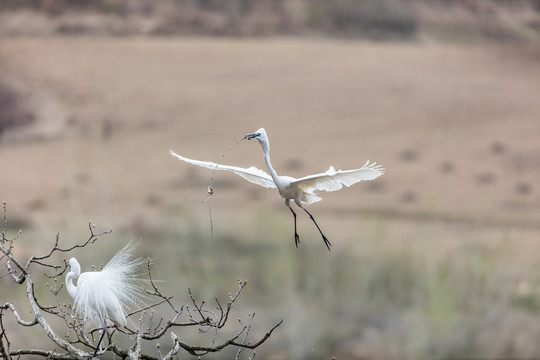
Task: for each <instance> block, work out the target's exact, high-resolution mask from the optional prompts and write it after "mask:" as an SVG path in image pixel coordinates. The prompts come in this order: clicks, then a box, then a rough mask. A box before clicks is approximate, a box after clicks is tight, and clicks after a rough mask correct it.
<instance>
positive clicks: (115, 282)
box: [66, 242, 146, 357]
mask: <svg viewBox="0 0 540 360" xmlns="http://www.w3.org/2000/svg"><path fill="white" fill-rule="evenodd" d="M136 247H137V243H134V242H130V243H129V244H127V245H126V246H125V247H124V248H123V249H122V250H120V251H119V252H117V253H116V255H114V256H113V258H112V259H111V260H110V261H109V262H108V263H107V265H105V267H104V268H103V270H101V271H90V272H84V273H82V274H81V266H80V265H79V262H78V261H77V259H75V258H71V259H69V265H68V266H69V272H68V273H67V274H66V288H67V291H68V293H69V295H70V296H71V297H72V298H73V300H74V308H75V312H76V314H77V316H78V317H79V318H81V319H82V320H83V321H84V322H85V323H86V322H90V321H95V322H97V323H98V324H99V326H101V327H102V328H103V330H102V334H101V337H100V339H99V342H98V344H97V346H96V349H95V351H94V355H93V357H95V356H96V353H97V351H98V349H99V346H100V344H101V341H102V340H103V336H104V335H105V332H106V331H107V321H108V320H110V321H111V322H112V323H114V324H115V325H116V326H118V327H120V326H126V324H127V322H126V310H127V309H128V308H129V307H131V306H134V305H135V306H137V305H138V306H141V305H142V304H144V299H145V298H146V295H145V292H144V288H143V285H142V282H143V281H142V280H141V278H140V276H139V274H140V272H141V269H142V266H143V265H144V264H145V262H146V260H144V259H141V258H138V259H132V256H133V252H134V250H135V248H136ZM77 278H78V279H77ZM74 279H77V285H74V284H73V280H74Z"/></svg>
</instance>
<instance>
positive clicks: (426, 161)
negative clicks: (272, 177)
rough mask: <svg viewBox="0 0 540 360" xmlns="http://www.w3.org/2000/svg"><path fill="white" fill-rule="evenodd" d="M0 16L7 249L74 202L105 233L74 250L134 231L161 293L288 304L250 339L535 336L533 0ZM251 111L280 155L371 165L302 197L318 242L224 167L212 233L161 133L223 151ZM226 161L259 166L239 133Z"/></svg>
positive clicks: (0, 190)
mask: <svg viewBox="0 0 540 360" xmlns="http://www.w3.org/2000/svg"><path fill="white" fill-rule="evenodd" d="M0 34H1V37H0V164H1V170H0V171H1V176H0V200H2V201H6V202H7V203H8V225H9V230H10V232H11V233H12V234H14V233H15V232H16V231H17V230H19V229H22V230H23V234H22V235H21V239H20V240H19V242H18V246H17V249H16V251H17V253H18V254H20V255H21V256H23V257H24V256H28V255H29V254H35V252H39V253H41V252H43V251H45V250H46V249H48V248H49V246H50V244H51V243H52V242H53V241H54V237H55V235H56V233H58V232H59V233H60V238H61V242H62V243H64V244H66V245H67V244H71V243H73V242H75V241H82V240H84V239H86V238H87V237H88V228H87V225H88V221H90V220H92V221H93V222H94V223H95V224H96V226H97V228H98V229H99V230H108V229H112V230H113V233H112V234H111V235H109V236H108V237H105V238H103V239H101V240H100V241H99V242H98V243H97V244H96V245H94V246H93V247H91V248H89V250H88V251H80V252H79V253H77V252H75V253H74V254H73V255H74V256H76V257H77V258H79V260H80V262H81V264H83V268H85V264H86V269H89V266H90V264H96V265H99V264H100V263H105V262H106V261H107V260H108V259H109V258H110V256H112V254H113V253H114V252H115V251H116V250H118V249H120V248H121V247H122V246H123V245H124V244H125V243H126V242H127V241H129V240H131V239H141V240H142V244H143V246H142V249H141V252H140V253H141V255H144V256H152V257H157V259H156V261H155V266H154V271H155V277H156V278H159V279H163V280H165V281H166V282H165V283H164V284H163V287H164V289H166V290H167V292H168V293H170V294H172V295H175V300H176V301H177V302H178V303H179V304H182V303H187V302H188V297H187V288H188V287H189V288H191V289H193V290H194V292H196V293H197V294H199V295H200V296H202V297H206V298H208V300H210V299H212V298H213V297H214V296H218V297H222V296H224V295H225V294H227V292H229V291H233V290H234V289H235V285H236V278H238V277H239V278H242V279H247V280H248V284H249V285H248V287H247V288H246V289H245V292H244V294H243V298H242V300H241V301H242V310H244V309H245V310H246V312H247V311H256V313H257V317H256V320H255V326H256V327H255V328H254V330H253V332H254V333H253V334H254V335H256V336H262V335H263V334H264V332H265V331H266V330H267V329H268V328H270V327H271V326H272V325H273V324H275V323H276V322H277V321H279V320H280V319H282V318H284V319H285V321H284V323H283V325H282V326H281V327H280V328H278V329H277V330H276V332H275V333H274V334H273V335H272V337H271V338H270V339H269V340H268V342H267V343H265V344H264V345H263V346H262V347H261V348H260V349H258V351H257V353H258V355H257V358H261V359H331V358H332V357H336V359H472V358H474V359H480V358H481V359H501V358H504V359H514V358H515V359H517V358H520V359H522V358H539V357H540V345H539V343H538V341H537V340H538V338H539V336H540V322H539V320H540V288H539V286H540V261H539V260H540V258H539V255H538V254H539V251H540V244H539V240H540V238H539V235H540V222H539V220H540V185H539V184H540V101H539V94H540V62H539V59H540V50H539V48H538V46H539V34H540V6H539V5H538V2H537V1H533V0H531V1H525V0H523V1H518V0H516V1H502V0H499V1H497V0H478V1H464V0H463V1H457V0H456V1H427V0H426V1H421V0H410V1H406V0H401V1H400V0H385V1H355V0H343V1H341V0H340V1H334V2H329V1H302V0H295V1H278V0H274V1H265V0H258V1H240V0H238V1H230V2H223V1H212V0H207V1H202V0H200V1H160V2H152V1H133V2H128V1H84V2H83V1H61V0H48V1H43V0H42V1H37V0H34V1H32V0H28V1H10V0H4V1H0ZM260 127H265V128H266V130H267V132H268V135H269V138H270V143H271V154H272V160H273V163H274V166H275V167H276V169H277V171H278V173H280V174H287V175H291V176H295V177H301V176H303V175H306V174H312V173H317V172H322V171H325V170H326V169H328V167H329V166H330V165H333V166H335V167H336V168H341V169H349V168H356V167H360V166H362V165H363V164H364V163H365V161H367V160H368V159H369V160H372V161H377V163H379V164H382V165H383V166H384V167H386V169H387V173H386V174H385V175H383V176H382V177H381V178H379V179H377V180H375V181H372V182H366V183H360V184H357V185H355V186H353V187H351V188H346V189H343V190H341V191H339V192H335V193H321V195H322V196H323V198H324V200H323V201H322V202H320V203H316V204H314V205H312V206H310V208H309V210H310V211H311V212H312V213H313V214H314V216H315V217H316V219H317V221H318V223H319V224H320V225H321V227H322V229H323V230H324V231H325V233H326V234H327V236H328V237H329V239H330V241H331V242H332V244H333V248H332V252H330V253H329V252H328V251H327V250H326V248H325V247H324V245H323V242H322V240H321V238H320V236H319V233H318V232H317V229H316V228H315V227H314V226H313V224H312V223H311V221H310V220H309V218H308V217H307V216H304V215H305V214H299V222H298V226H299V233H300V236H301V245H300V248H299V249H295V248H294V239H293V220H292V217H291V214H290V212H289V210H287V209H286V208H285V207H284V206H283V203H282V201H281V199H279V198H278V196H277V194H276V193H275V190H269V189H263V188H259V187H257V186H255V185H253V184H250V183H247V182H245V181H244V180H243V179H241V178H238V177H236V176H235V175H233V174H228V173H217V174H216V177H215V180H214V186H213V188H214V196H213V198H212V203H211V204H212V220H213V226H214V237H213V239H212V238H211V237H210V220H209V215H208V203H199V202H197V200H201V199H204V198H206V195H207V194H206V189H207V186H208V184H209V181H210V176H211V171H209V170H205V169H200V168H195V167H193V166H190V165H188V164H185V163H182V162H179V161H178V160H175V159H173V158H172V157H171V156H169V154H168V150H169V149H172V150H174V151H175V152H177V153H179V154H181V155H184V156H186V157H189V158H194V159H200V160H207V161H214V162H217V161H218V160H219V158H220V156H221V155H222V154H223V152H224V151H225V150H227V148H228V147H229V146H230V145H231V144H232V143H233V142H234V141H236V140H237V139H239V138H240V137H242V136H243V135H245V134H246V133H248V132H252V131H254V130H256V129H258V128H260ZM223 163H225V164H229V165H237V166H243V167H248V166H251V165H254V166H257V167H259V168H262V169H265V165H264V161H263V158H262V152H261V150H260V147H259V146H258V144H256V143H253V142H248V141H242V142H240V143H239V144H238V145H236V146H235V147H234V148H233V149H232V150H231V151H230V152H229V153H228V154H227V156H226V157H225V158H224V160H223ZM186 200H187V201H186ZM192 200H194V202H190V201H192ZM61 261H62V259H61V258H58V262H59V263H61ZM44 282H45V281H44ZM41 291H43V294H44V295H43V296H44V299H47V296H48V295H47V291H46V286H45V284H43V289H41ZM8 294H9V296H8ZM22 295H23V294H22V293H21V294H18V293H17V292H13V290H11V284H9V283H8V281H7V278H4V279H2V281H1V282H0V300H1V301H2V303H3V302H5V301H7V300H10V301H14V302H15V303H17V300H13V299H16V298H17V296H22ZM64 295H65V301H66V302H67V301H69V298H68V296H67V294H64ZM242 315H245V314H238V316H242ZM24 330H25V329H21V328H16V327H15V326H13V328H12V329H11V331H12V333H13V334H14V335H12V338H11V340H12V343H13V344H20V345H24V344H27V345H31V346H32V347H39V346H45V347H46V346H47V344H48V342H47V339H38V340H35V341H36V343H32V344H30V343H28V342H29V340H28V338H27V337H26V335H25V333H24ZM15 334H16V335H15ZM179 335H180V336H182V334H179ZM185 336H191V335H189V334H186V335H185ZM195 339H196V337H195ZM194 341H195V340H194ZM39 342H42V343H39ZM43 344H45V345H43ZM162 346H164V347H166V346H167V344H162ZM185 356H187V355H184V358H185ZM230 356H231V355H230V354H221V355H215V356H213V357H212V356H209V357H208V358H216V359H217V358H220V359H227V358H230Z"/></svg>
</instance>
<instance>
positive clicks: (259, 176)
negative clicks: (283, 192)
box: [169, 150, 276, 188]
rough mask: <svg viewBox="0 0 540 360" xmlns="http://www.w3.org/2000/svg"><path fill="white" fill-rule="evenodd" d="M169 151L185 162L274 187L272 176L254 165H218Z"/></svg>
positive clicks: (267, 186)
mask: <svg viewBox="0 0 540 360" xmlns="http://www.w3.org/2000/svg"><path fill="white" fill-rule="evenodd" d="M169 153H170V154H171V155H172V156H174V157H177V158H178V159H180V160H182V161H185V162H187V163H190V164H193V165H197V166H202V167H205V168H207V169H211V170H227V171H232V172H233V173H235V174H236V175H239V176H241V177H243V178H244V179H246V180H247V181H249V182H252V183H254V184H257V185H260V186H263V187H265V188H275V187H276V184H275V183H274V180H272V177H271V176H270V175H268V174H267V173H265V172H264V171H262V170H260V169H257V168H256V167H255V166H251V167H249V168H247V169H244V168H241V167H237V166H228V165H220V164H216V163H213V162H210V161H199V160H193V159H188V158H185V157H183V156H181V155H178V154H176V153H175V152H174V151H172V150H169Z"/></svg>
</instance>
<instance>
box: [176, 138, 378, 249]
mask: <svg viewBox="0 0 540 360" xmlns="http://www.w3.org/2000/svg"><path fill="white" fill-rule="evenodd" d="M245 139H248V140H252V139H256V140H258V141H259V144H260V145H261V147H262V150H263V153H264V160H265V162H266V166H267V167H268V170H269V171H270V175H269V174H267V173H266V172H264V171H263V170H260V169H257V168H256V167H254V166H251V167H249V168H247V169H244V168H241V167H236V166H227V165H221V164H216V163H213V162H209V161H198V160H192V159H188V158H185V157H183V156H180V155H178V154H176V153H175V152H174V151H172V150H170V154H171V155H173V156H175V157H177V158H178V159H180V160H182V161H185V162H188V163H190V164H193V165H198V166H202V167H205V168H208V169H212V170H227V171H232V172H234V173H235V174H237V175H239V176H241V177H243V178H244V179H246V180H247V181H249V182H252V183H254V184H257V185H260V186H263V187H265V188H277V191H278V193H279V195H280V196H281V197H282V198H283V199H285V205H286V206H287V207H288V208H289V210H291V212H292V214H293V216H294V242H295V245H296V247H298V244H299V242H300V237H299V236H298V232H297V230H296V213H295V212H294V210H293V209H292V208H291V205H290V200H293V201H294V202H295V204H296V205H298V206H299V207H300V208H302V209H303V210H304V211H305V212H306V213H307V214H308V215H309V217H310V218H311V220H312V221H313V223H314V224H315V226H316V227H317V229H318V230H319V232H320V234H321V236H322V238H323V241H324V244H325V245H326V247H327V248H328V250H330V246H331V245H332V244H331V243H330V241H329V240H328V239H327V237H326V236H325V235H324V233H323V232H322V230H321V228H320V227H319V225H318V224H317V222H316V221H315V218H314V217H313V215H311V213H310V212H309V211H308V210H307V209H306V208H304V206H303V205H304V204H312V203H314V202H317V201H320V200H322V198H321V197H320V196H318V195H317V193H316V192H317V191H318V190H324V191H336V190H340V189H341V188H342V187H343V185H345V186H347V187H348V186H351V185H353V184H356V183H357V182H359V181H362V180H373V179H375V178H378V177H379V176H381V175H382V174H384V170H385V169H384V168H382V167H381V166H380V165H377V164H376V163H371V164H370V163H369V161H367V162H366V163H365V164H364V166H362V167H361V168H359V169H355V170H336V169H334V167H333V166H330V168H329V169H328V170H327V171H326V172H324V173H321V174H315V175H308V176H305V177H303V178H300V179H296V178H293V177H290V176H279V175H278V174H277V173H276V171H275V170H274V168H273V167H272V163H271V162H270V143H269V141H268V136H267V135H266V131H265V130H264V128H261V129H259V130H257V131H256V132H254V133H252V134H247V135H246V136H245Z"/></svg>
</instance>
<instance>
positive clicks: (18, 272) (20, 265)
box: [0, 203, 283, 360]
mask: <svg viewBox="0 0 540 360" xmlns="http://www.w3.org/2000/svg"><path fill="white" fill-rule="evenodd" d="M6 208H7V206H6V204H5V203H4V206H3V210H4V216H3V232H2V233H1V234H0V265H1V264H3V265H4V266H6V268H7V272H6V273H4V274H2V275H1V276H0V279H11V280H12V281H13V282H14V283H15V284H18V285H23V284H25V289H26V292H25V297H26V300H27V302H28V305H29V306H30V309H31V311H30V318H29V319H28V320H25V319H23V317H22V316H21V313H20V312H19V311H18V310H17V308H16V306H15V305H14V304H15V303H16V302H5V303H4V304H3V305H1V306H0V355H1V357H2V358H3V359H8V360H9V359H11V358H13V357H17V358H18V357H21V356H32V357H37V356H41V357H43V358H47V359H58V360H72V359H76V360H79V359H80V360H82V359H85V360H86V359H89V358H91V355H90V354H91V353H93V352H94V351H95V350H96V345H95V343H96V341H95V338H94V333H95V332H96V331H97V330H100V329H95V330H91V331H89V332H88V331H87V330H86V329H87V325H88V324H86V323H84V321H82V319H79V318H77V317H76V316H75V315H74V313H75V312H74V309H73V306H72V305H71V304H62V302H61V300H60V296H59V294H60V293H61V291H63V289H64V283H63V282H59V278H60V276H61V275H63V274H64V273H65V272H66V270H67V263H66V260H64V263H63V264H62V263H61V264H58V263H54V261H53V258H52V256H53V254H55V253H66V254H68V253H70V252H71V251H73V250H75V249H78V248H85V247H87V246H90V245H92V244H94V243H95V242H96V241H97V240H98V239H99V238H100V237H102V236H105V235H108V234H110V233H111V231H104V232H99V233H98V232H95V226H94V225H93V224H92V223H91V222H90V223H89V224H88V227H89V229H90V236H89V237H88V238H87V239H86V240H85V241H83V242H81V243H76V244H74V245H69V246H67V247H61V246H60V245H59V243H60V235H59V234H57V235H56V238H55V240H54V242H53V244H52V247H50V248H49V249H48V250H47V251H46V252H45V253H44V254H43V255H39V256H30V258H29V259H27V260H26V261H21V260H20V259H19V258H17V257H16V256H15V255H14V253H13V249H14V242H15V241H18V240H19V236H20V234H21V231H19V232H18V233H17V235H16V236H15V237H13V238H8V237H7V236H6V233H7V215H6ZM152 265H153V264H152V259H148V261H147V274H148V280H144V281H147V283H148V284H149V285H150V289H146V293H147V294H148V296H149V301H148V303H149V304H150V305H148V304H141V306H140V307H139V308H138V309H133V310H132V311H131V312H129V313H128V314H127V316H126V317H133V316H135V315H137V316H138V319H137V321H136V323H137V324H136V327H135V328H134V329H130V328H128V327H123V328H116V327H114V330H113V331H112V333H109V332H107V334H108V337H109V346H108V347H102V348H100V349H97V351H96V355H97V356H101V355H103V354H105V353H106V352H112V353H114V354H115V355H116V356H118V357H120V358H122V359H125V358H129V359H147V360H158V359H172V358H173V357H175V356H177V355H178V353H179V352H180V351H181V350H184V351H186V352H187V353H189V354H191V355H195V356H204V355H205V354H208V353H215V352H219V351H221V350H223V349H225V348H227V347H235V348H238V351H237V354H236V359H238V357H239V355H240V354H241V353H242V349H255V348H256V347H258V346H260V345H262V344H263V343H264V342H265V341H266V340H267V339H268V338H269V337H270V336H271V334H272V333H273V331H274V330H275V329H276V328H277V327H278V326H280V325H281V323H282V322H283V320H281V321H280V322H279V323H277V324H276V325H275V326H274V327H273V328H271V329H270V331H268V332H267V333H266V334H265V336H263V337H262V338H260V339H259V340H258V341H257V342H251V341H249V339H248V337H249V335H250V334H249V333H250V331H251V327H252V324H253V320H254V316H255V314H254V313H253V314H251V313H249V314H248V316H249V323H248V324H247V325H243V324H242V322H240V325H241V327H240V328H239V329H238V330H237V331H236V332H235V334H233V335H232V336H229V337H228V339H226V340H220V341H219V342H218V335H219V334H220V330H221V329H222V328H223V327H224V326H225V325H226V323H227V321H228V319H229V318H230V316H231V312H232V309H233V307H234V305H235V303H236V301H237V299H238V298H239V296H240V295H241V293H242V290H243V289H244V287H245V286H246V285H247V281H241V280H240V279H237V286H238V288H237V290H236V292H235V293H234V294H231V293H229V294H228V297H229V299H228V301H227V304H226V305H225V306H223V305H222V303H221V302H220V301H219V300H218V299H217V298H215V303H216V306H215V308H213V309H212V308H209V307H208V304H207V302H206V301H205V300H198V299H197V298H196V297H195V295H194V293H193V292H192V290H191V289H190V288H188V294H189V298H190V301H191V304H189V305H176V304H174V302H173V299H174V298H173V296H170V295H166V294H164V293H163V292H162V291H161V290H160V289H159V287H158V281H156V280H154V279H153V277H152V271H151V268H152ZM31 267H32V270H31ZM51 270H53V274H52V275H50V274H49V273H50V271H51ZM38 271H40V273H38ZM33 274H38V275H40V276H46V277H47V278H48V279H51V281H52V284H50V283H46V286H47V288H48V290H49V291H48V292H47V294H49V296H50V298H49V299H39V300H38V297H37V296H36V293H35V289H34V282H33ZM145 302H146V300H145ZM44 304H51V305H44ZM158 311H159V312H162V313H171V312H172V315H170V316H168V317H167V318H164V317H162V316H159V315H158ZM8 314H11V315H10V316H13V318H14V319H15V321H16V323H17V324H18V325H20V326H22V327H23V328H27V327H33V326H39V327H40V328H41V331H42V333H43V334H44V335H46V336H47V337H48V338H49V339H50V341H52V343H53V344H54V346H53V348H54V350H44V349H34V348H19V349H15V350H12V349H11V347H12V344H11V342H10V340H9V338H8V333H7V331H6V328H5V326H4V323H5V316H7V315H8ZM48 317H54V318H60V319H62V321H63V324H64V328H65V335H63V336H61V335H59V334H58V333H57V332H56V331H55V330H54V329H53V328H52V327H51V325H50V323H49V320H48ZM175 327H182V328H194V329H196V330H197V333H202V334H204V333H208V332H210V334H211V340H210V341H209V345H207V346H202V345H191V344H189V343H187V342H186V341H183V340H182V339H180V337H179V336H177V335H176V334H175V333H174V332H173V331H172V329H173V328H175ZM168 332H170V336H171V339H172V346H171V349H170V350H169V351H168V352H167V353H166V354H165V355H162V354H161V350H160V346H159V344H157V345H156V347H157V349H158V353H159V357H155V356H153V355H151V354H147V353H144V351H145V343H148V342H151V341H156V340H159V339H161V338H163V336H165V335H166V334H167V333H168ZM121 336H123V337H126V338H127V339H129V340H130V341H129V343H130V346H129V347H128V348H125V349H124V348H121V347H120V346H117V345H116V344H115V343H114V342H113V341H112V339H113V337H121ZM219 338H223V335H221V336H219Z"/></svg>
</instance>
